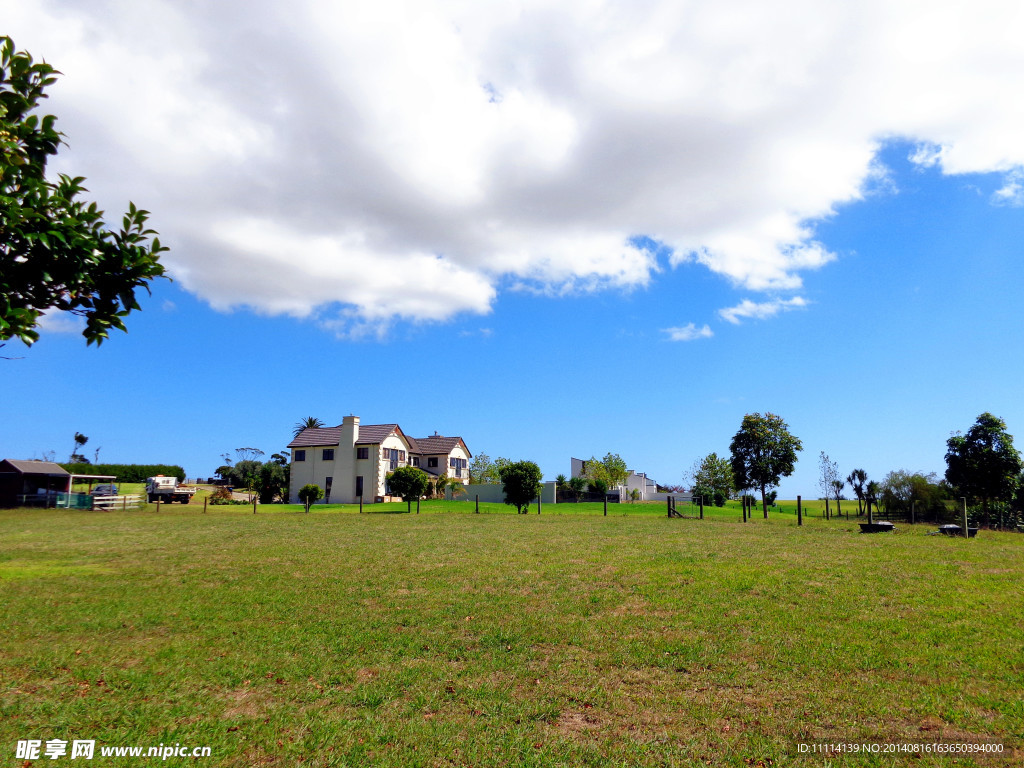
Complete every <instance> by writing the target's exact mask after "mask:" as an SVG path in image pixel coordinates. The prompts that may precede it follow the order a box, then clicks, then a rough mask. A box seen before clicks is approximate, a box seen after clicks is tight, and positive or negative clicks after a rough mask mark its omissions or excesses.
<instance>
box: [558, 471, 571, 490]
mask: <svg viewBox="0 0 1024 768" xmlns="http://www.w3.org/2000/svg"><path fill="white" fill-rule="evenodd" d="M568 481H569V479H568V478H567V477H566V476H565V475H564V474H562V475H558V476H557V477H556V478H555V487H556V488H564V487H565V484H566V483H567V482H568Z"/></svg>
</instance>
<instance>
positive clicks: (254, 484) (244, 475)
mask: <svg viewBox="0 0 1024 768" xmlns="http://www.w3.org/2000/svg"><path fill="white" fill-rule="evenodd" d="M262 466H263V465H262V464H261V463H260V462H258V461H256V460H255V459H242V461H240V462H238V463H237V464H235V466H233V467H232V468H231V472H230V474H229V477H228V479H229V480H230V482H231V484H232V485H233V486H235V487H236V488H245V490H247V491H248V492H249V501H252V497H253V495H255V494H258V493H259V485H260V468H261V467H262Z"/></svg>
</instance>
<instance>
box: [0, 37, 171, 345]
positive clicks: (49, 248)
mask: <svg viewBox="0 0 1024 768" xmlns="http://www.w3.org/2000/svg"><path fill="white" fill-rule="evenodd" d="M58 74H60V73H59V72H57V71H56V70H55V69H54V68H53V67H51V66H50V65H49V64H47V63H45V62H35V61H34V60H33V58H32V56H31V55H30V54H29V53H27V52H25V51H17V50H15V47H14V41H12V40H11V38H9V37H0V341H4V340H7V339H11V338H18V339H21V341H22V342H24V343H25V344H27V345H31V344H33V343H34V342H35V341H37V340H38V339H39V332H38V331H37V330H36V329H37V327H38V324H39V318H40V316H41V315H42V314H43V312H45V311H47V310H52V309H56V310H62V311H65V312H71V313H72V314H75V315H78V316H80V317H83V318H84V319H85V330H83V331H82V335H83V336H84V337H85V339H86V342H87V343H88V344H92V343H93V342H95V343H96V344H100V343H102V342H103V340H104V339H106V338H107V337H108V333H109V331H110V329H112V328H116V329H118V330H121V331H124V330H126V328H125V326H124V321H123V320H122V318H124V317H125V316H126V315H128V314H129V313H131V312H132V311H133V310H137V309H140V307H139V303H138V301H137V300H136V297H135V291H136V289H138V288H145V289H146V290H147V291H149V284H150V282H151V281H152V280H153V279H154V278H157V277H163V276H164V268H163V265H161V264H160V262H159V255H160V253H162V252H163V251H166V250H167V248H165V247H164V246H162V245H160V241H159V239H158V238H156V237H155V235H156V232H155V231H153V230H152V229H147V227H146V221H147V219H148V218H149V212H148V211H144V210H142V209H140V208H137V207H136V206H135V204H134V203H129V205H128V213H126V214H125V215H124V217H123V220H122V228H121V229H120V230H118V231H111V230H109V229H107V228H106V225H105V223H104V222H103V211H100V210H98V209H97V207H96V203H86V202H85V201H83V200H81V199H78V196H79V194H80V193H82V192H84V191H86V190H85V187H84V186H83V183H84V181H85V179H84V178H81V177H78V178H71V177H69V176H65V175H63V174H61V175H60V176H58V178H57V180H56V181H50V180H48V179H47V178H46V164H47V161H48V160H49V158H50V157H52V156H54V155H56V154H57V150H58V147H59V146H60V144H61V143H62V139H61V136H62V134H61V133H60V132H59V131H57V129H56V128H55V127H54V124H55V123H56V118H55V117H54V116H53V115H45V116H43V117H40V116H39V115H38V114H36V113H35V111H36V108H37V107H38V106H39V103H40V102H41V101H42V100H43V99H45V98H46V97H47V96H46V93H45V90H46V88H47V87H48V86H51V85H53V84H54V83H55V82H56V80H57V78H56V76H57V75H58ZM151 236H154V237H153V239H152V241H150V237H151Z"/></svg>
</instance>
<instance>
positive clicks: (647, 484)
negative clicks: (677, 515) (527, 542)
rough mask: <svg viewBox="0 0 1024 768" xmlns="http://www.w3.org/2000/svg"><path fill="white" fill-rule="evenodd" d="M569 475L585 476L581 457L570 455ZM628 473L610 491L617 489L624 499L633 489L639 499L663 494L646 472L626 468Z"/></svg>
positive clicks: (654, 497)
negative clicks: (620, 483)
mask: <svg viewBox="0 0 1024 768" xmlns="http://www.w3.org/2000/svg"><path fill="white" fill-rule="evenodd" d="M569 461H570V469H569V472H570V474H569V476H570V477H585V476H586V474H587V462H586V461H584V460H583V459H577V458H575V457H570V458H569ZM627 471H628V473H629V474H627V475H626V481H625V482H624V483H623V484H622V485H617V486H615V488H609V490H610V491H614V490H618V492H619V497H620V498H621V499H622V500H623V501H625V500H626V499H627V498H629V495H630V494H631V493H632V492H633V491H637V492H638V494H639V498H640V499H641V500H651V499H658V498H660V497H662V496H664V495H665V494H659V493H658V484H657V483H656V482H654V480H652V479H651V478H649V477H648V476H647V473H646V472H637V471H636V470H633V469H630V470H627Z"/></svg>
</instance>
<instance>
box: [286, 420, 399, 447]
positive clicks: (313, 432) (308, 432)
mask: <svg viewBox="0 0 1024 768" xmlns="http://www.w3.org/2000/svg"><path fill="white" fill-rule="evenodd" d="M396 431H397V432H398V434H400V435H402V437H405V433H403V432H402V430H401V429H400V428H399V426H398V425H397V424H365V425H360V426H359V438H358V439H357V440H356V445H378V444H380V443H383V442H384V441H385V440H386V439H387V437H388V435H390V434H391V433H392V432H396ZM406 439H407V440H409V442H410V444H412V445H414V444H415V441H413V440H411V439H409V438H406ZM340 442H341V425H340V424H339V425H338V426H336V427H321V428H319V429H304V430H302V431H301V432H300V433H299V434H298V436H297V437H296V438H295V439H294V440H292V441H291V442H290V443H288V447H289V448H311V447H315V446H320V445H338V444H339V443H340ZM415 452H416V449H415V447H413V453H415Z"/></svg>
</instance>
